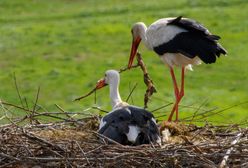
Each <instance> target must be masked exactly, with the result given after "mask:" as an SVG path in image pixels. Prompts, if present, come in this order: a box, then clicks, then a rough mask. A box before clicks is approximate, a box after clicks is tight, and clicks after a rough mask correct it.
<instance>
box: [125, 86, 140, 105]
mask: <svg viewBox="0 0 248 168" xmlns="http://www.w3.org/2000/svg"><path fill="white" fill-rule="evenodd" d="M137 85H138V83H135V85H134V87H133V88H132V90H131V92H130V93H129V95H128V96H127V99H126V102H128V100H129V98H130V97H131V95H132V94H133V91H134V90H135V89H136V88H137Z"/></svg>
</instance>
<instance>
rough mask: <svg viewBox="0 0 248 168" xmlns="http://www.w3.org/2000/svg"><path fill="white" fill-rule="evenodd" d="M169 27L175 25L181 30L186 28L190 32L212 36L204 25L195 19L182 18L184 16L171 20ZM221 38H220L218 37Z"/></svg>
mask: <svg viewBox="0 0 248 168" xmlns="http://www.w3.org/2000/svg"><path fill="white" fill-rule="evenodd" d="M168 25H175V26H178V27H181V28H184V29H186V30H188V31H193V32H198V33H201V34H205V35H210V33H209V31H208V29H207V28H205V27H204V26H203V25H202V24H200V23H198V22H197V21H195V20H193V19H188V18H182V16H179V17H177V18H175V19H171V20H170V21H169V22H168ZM216 37H218V38H220V37H219V36H216Z"/></svg>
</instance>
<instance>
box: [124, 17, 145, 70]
mask: <svg viewBox="0 0 248 168" xmlns="http://www.w3.org/2000/svg"><path fill="white" fill-rule="evenodd" d="M145 29H146V25H145V24H144V23H143V22H137V23H135V24H134V25H133V27H132V29H131V33H132V36H133V41H132V48H131V52H130V57H129V62H128V68H131V66H132V64H133V60H134V57H135V55H136V54H137V50H138V47H139V44H140V41H141V36H142V33H144V32H145V31H144V30H145Z"/></svg>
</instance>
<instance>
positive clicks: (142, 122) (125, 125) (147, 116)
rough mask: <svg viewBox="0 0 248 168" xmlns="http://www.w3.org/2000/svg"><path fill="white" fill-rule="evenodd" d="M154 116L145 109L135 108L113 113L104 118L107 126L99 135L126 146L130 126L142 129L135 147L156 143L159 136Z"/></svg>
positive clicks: (129, 107) (118, 110) (122, 109)
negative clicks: (153, 119)
mask: <svg viewBox="0 0 248 168" xmlns="http://www.w3.org/2000/svg"><path fill="white" fill-rule="evenodd" d="M152 118H153V115H152V114H151V113H150V112H148V111H146V110H145V109H141V108H137V107H134V106H127V107H125V108H121V109H117V110H115V111H112V112H111V113H109V114H107V115H106V116H104V117H103V119H102V120H103V122H105V125H104V126H103V127H102V128H100V130H99V133H100V134H102V135H104V136H106V137H108V138H110V139H112V140H114V141H116V142H118V143H121V144H124V145H127V144H131V143H130V142H128V139H127V136H126V135H125V134H126V133H128V132H129V126H130V125H134V126H138V127H139V128H140V131H141V132H140V134H139V135H138V137H137V138H136V142H135V143H134V145H139V144H148V143H150V142H155V141H156V140H157V138H158V135H159V130H158V128H157V125H156V123H154V122H153V121H152Z"/></svg>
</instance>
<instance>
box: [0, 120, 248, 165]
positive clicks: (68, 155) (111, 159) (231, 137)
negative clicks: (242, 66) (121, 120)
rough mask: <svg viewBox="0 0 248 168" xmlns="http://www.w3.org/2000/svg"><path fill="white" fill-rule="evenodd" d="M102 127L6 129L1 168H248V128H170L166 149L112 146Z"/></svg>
mask: <svg viewBox="0 0 248 168" xmlns="http://www.w3.org/2000/svg"><path fill="white" fill-rule="evenodd" d="M96 123H98V121H97V118H96V117H92V118H87V119H84V120H80V122H76V121H75V122H57V123H55V122H54V123H47V124H35V125H33V124H26V125H25V126H18V125H16V124H9V125H5V126H2V127H0V167H34V166H36V167H227V166H230V167H248V137H247V132H248V129H247V128H240V127H239V126H237V125H229V126H218V127H216V126H211V125H205V126H204V127H197V126H193V125H186V124H182V123H181V124H174V123H173V124H169V123H167V124H165V125H164V128H166V129H169V130H170V133H171V136H170V137H169V140H168V142H164V143H163V144H162V145H161V146H160V145H155V144H151V145H141V146H123V145H120V144H117V143H114V144H107V143H106V139H105V138H104V137H102V136H101V135H99V134H98V133H97V128H98V126H97V125H96ZM235 140H236V143H234V141H235ZM228 150H229V152H228Z"/></svg>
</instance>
